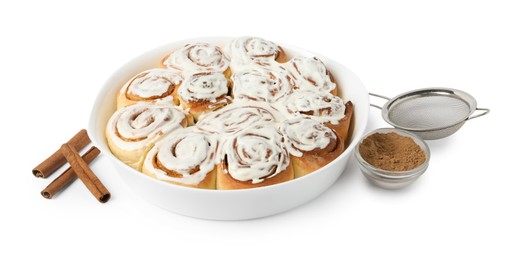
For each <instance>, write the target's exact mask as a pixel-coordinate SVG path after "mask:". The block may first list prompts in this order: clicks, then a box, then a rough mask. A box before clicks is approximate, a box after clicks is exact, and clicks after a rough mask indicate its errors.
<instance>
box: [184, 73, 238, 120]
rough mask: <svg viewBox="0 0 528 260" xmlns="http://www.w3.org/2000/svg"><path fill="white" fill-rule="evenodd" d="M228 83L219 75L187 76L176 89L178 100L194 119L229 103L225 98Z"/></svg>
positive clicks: (199, 74) (229, 100) (227, 98)
mask: <svg viewBox="0 0 528 260" xmlns="http://www.w3.org/2000/svg"><path fill="white" fill-rule="evenodd" d="M227 92H228V81H227V79H226V78H225V77H224V74H221V73H209V72H200V73H196V74H193V75H190V76H188V77H187V78H186V79H185V80H184V81H183V83H182V84H181V86H180V87H179V88H178V98H179V100H180V104H181V106H182V107H183V108H184V109H189V112H190V113H191V115H193V117H194V119H196V120H197V119H198V117H199V116H200V115H201V114H202V113H204V112H207V111H214V110H217V109H219V108H221V107H223V106H225V105H227V104H229V103H230V102H231V99H230V98H229V97H228V96H227Z"/></svg>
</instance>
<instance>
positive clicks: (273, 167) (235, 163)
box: [216, 124, 293, 190]
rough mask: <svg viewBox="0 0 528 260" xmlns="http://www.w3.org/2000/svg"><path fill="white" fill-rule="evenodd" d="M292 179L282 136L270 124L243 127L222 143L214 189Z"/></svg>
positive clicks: (255, 185)
mask: <svg viewBox="0 0 528 260" xmlns="http://www.w3.org/2000/svg"><path fill="white" fill-rule="evenodd" d="M292 179H293V170H292V166H291V162H290V157H289V155H288V152H287V151H286V147H285V145H284V138H283V136H282V135H281V134H280V133H279V132H278V131H277V129H275V127H273V126H272V125H270V124H266V125H255V126H253V127H250V128H247V129H244V130H242V131H240V132H238V133H236V134H235V135H233V136H231V137H229V138H228V139H227V140H226V141H225V142H224V143H223V145H222V149H221V153H220V156H219V165H218V167H217V184H216V187H217V189H220V190H230V189H247V188H255V187H262V186H268V185H272V184H277V183H281V182H285V181H288V180H292Z"/></svg>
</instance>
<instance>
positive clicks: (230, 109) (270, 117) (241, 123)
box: [196, 101, 279, 134]
mask: <svg viewBox="0 0 528 260" xmlns="http://www.w3.org/2000/svg"><path fill="white" fill-rule="evenodd" d="M278 116H279V115H278V112H277V111H275V110H274V109H273V108H271V107H269V106H267V105H266V104H264V103H261V102H249V101H248V102H243V103H242V104H241V103H240V102H237V103H233V104H230V105H227V106H225V107H224V108H222V109H220V110H217V111H214V112H212V113H209V114H207V115H204V116H203V117H201V118H200V120H199V121H198V123H197V124H196V126H197V127H198V128H199V129H200V130H202V131H205V132H209V133H218V134H231V133H236V132H238V131H240V130H243V129H246V128H248V127H250V126H252V125H254V124H257V123H268V124H270V123H273V122H275V121H276V120H277V117H278Z"/></svg>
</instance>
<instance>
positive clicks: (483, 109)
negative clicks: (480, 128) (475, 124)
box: [466, 107, 490, 121]
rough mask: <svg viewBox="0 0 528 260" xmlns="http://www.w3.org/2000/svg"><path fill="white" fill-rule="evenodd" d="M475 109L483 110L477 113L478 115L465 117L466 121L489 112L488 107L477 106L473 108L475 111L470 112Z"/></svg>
mask: <svg viewBox="0 0 528 260" xmlns="http://www.w3.org/2000/svg"><path fill="white" fill-rule="evenodd" d="M477 110H480V111H484V112H481V113H480V114H478V115H474V116H470V117H468V118H466V121H468V120H471V119H473V118H477V117H481V116H483V115H485V114H487V113H489V112H490V110H489V108H478V107H477V108H476V109H475V111H473V113H472V114H474V113H475V112H476V111H477Z"/></svg>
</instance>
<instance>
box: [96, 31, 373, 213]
mask: <svg viewBox="0 0 528 260" xmlns="http://www.w3.org/2000/svg"><path fill="white" fill-rule="evenodd" d="M231 39H232V38H229V37H210V38H199V39H189V40H183V41H178V42H174V43H171V44H167V45H165V46H161V47H159V48H156V49H154V50H151V51H148V52H146V53H144V54H142V55H140V56H138V57H136V58H134V59H132V60H131V61H129V62H127V63H125V64H124V65H123V66H122V67H121V68H119V69H118V70H117V71H116V72H114V73H113V74H112V75H111V76H110V78H109V79H108V80H107V81H106V83H105V84H104V85H103V87H102V88H101V90H100V92H99V94H98V96H97V98H96V100H95V102H94V106H93V109H92V113H91V116H90V121H89V126H88V134H89V136H90V138H91V139H92V141H93V142H94V143H95V145H96V146H97V147H98V148H99V149H100V150H101V151H102V153H103V154H105V155H106V156H108V157H109V158H110V160H111V162H112V163H113V165H114V167H115V169H116V174H119V175H120V176H121V177H122V179H123V180H124V182H125V183H127V184H128V185H129V186H130V187H131V188H132V189H133V190H134V191H136V192H137V194H138V195H139V196H140V197H143V198H145V199H146V200H147V201H149V202H151V203H153V204H155V205H157V206H159V207H161V208H164V209H167V210H170V211H173V212H176V213H179V214H182V215H186V216H192V217H197V218H205V219H217V220H239V219H251V218H259V217H264V216H269V215H273V214H276V213H279V212H283V211H286V210H289V209H292V208H294V207H297V206H299V205H301V204H303V203H306V202H308V201H310V200H312V199H313V198H315V197H317V196H318V195H320V194H321V193H322V192H324V191H325V190H326V189H327V188H328V187H330V186H331V185H332V184H333V183H334V182H335V181H336V180H337V178H338V177H339V176H340V175H341V173H342V172H343V170H344V169H345V166H346V164H347V161H348V160H349V159H350V157H351V155H352V153H353V151H354V146H355V145H356V144H357V142H358V140H359V139H360V138H361V136H362V135H363V133H364V131H365V128H366V126H367V120H368V109H369V96H368V93H367V91H366V89H365V87H364V86H363V84H362V83H361V81H360V80H359V79H358V78H357V77H356V75H355V74H354V73H352V72H351V71H350V70H348V69H347V68H345V67H344V66H342V65H341V64H339V63H337V62H335V61H333V60H331V59H329V58H326V57H324V56H322V55H318V54H314V53H312V52H309V51H305V50H302V49H299V48H294V47H290V46H288V45H285V44H279V45H280V46H282V47H283V49H284V50H285V52H286V53H287V54H288V57H290V58H291V57H293V56H295V55H305V56H316V57H318V58H320V59H321V60H322V61H323V62H324V63H325V64H326V66H327V67H328V69H329V70H330V71H331V72H332V74H333V76H334V78H335V80H336V81H337V83H338V86H339V93H340V96H341V97H342V98H343V100H345V101H348V100H351V101H352V102H353V104H354V109H355V124H354V130H353V131H350V132H351V133H352V132H353V134H352V138H350V144H349V145H348V147H347V148H346V150H345V151H344V152H343V154H341V156H339V157H338V158H337V159H335V160H334V161H333V162H331V163H330V164H328V165H326V166H325V167H323V168H321V169H319V170H317V171H315V172H313V173H312V174H309V175H307V176H304V177H302V178H299V179H295V180H292V181H288V182H285V183H281V184H276V185H272V186H267V187H261V188H254V189H246V190H202V189H195V188H187V187H182V186H177V185H174V184H170V183H166V182H163V181H160V180H157V179H154V178H152V177H149V176H147V175H145V174H142V173H141V172H138V171H136V170H134V169H132V168H130V167H129V166H127V165H126V164H124V163H123V162H121V161H120V160H118V159H117V158H116V157H115V156H114V155H113V154H112V153H111V152H110V150H109V149H108V145H107V142H106V138H105V134H104V129H105V126H106V123H107V122H108V119H109V118H110V116H111V115H112V113H113V112H114V111H115V110H116V95H117V92H118V90H119V89H120V88H121V86H122V85H123V84H124V83H125V82H126V81H128V80H129V79H130V78H132V77H133V76H134V75H136V74H137V73H139V72H141V71H143V70H146V69H150V68H153V67H157V66H158V64H159V61H160V59H161V58H162V57H163V56H164V55H165V54H167V53H169V52H170V51H172V50H174V49H176V48H177V47H179V46H183V45H184V44H186V43H190V42H209V43H213V44H217V45H220V46H224V45H225V44H226V43H228V42H229V41H230V40H231Z"/></svg>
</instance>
